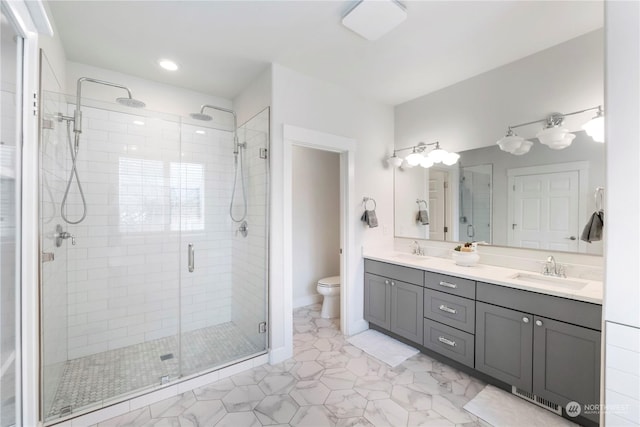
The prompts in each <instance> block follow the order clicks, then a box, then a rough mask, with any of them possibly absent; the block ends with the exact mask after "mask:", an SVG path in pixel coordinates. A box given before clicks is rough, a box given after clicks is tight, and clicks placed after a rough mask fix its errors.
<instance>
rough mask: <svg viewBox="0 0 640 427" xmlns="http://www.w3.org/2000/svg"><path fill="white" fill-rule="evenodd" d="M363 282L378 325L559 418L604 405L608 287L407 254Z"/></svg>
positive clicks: (370, 270)
mask: <svg viewBox="0 0 640 427" xmlns="http://www.w3.org/2000/svg"><path fill="white" fill-rule="evenodd" d="M364 279H365V280H364V316H365V319H366V320H367V321H369V323H370V325H372V328H374V329H376V330H380V331H382V332H385V333H389V334H390V335H392V336H395V337H399V338H401V339H403V340H404V341H405V342H407V343H408V344H411V345H413V346H415V347H418V348H420V350H421V351H423V352H424V353H427V354H429V355H430V356H433V357H434V358H439V359H441V360H443V361H444V362H446V363H450V364H452V365H454V366H456V367H459V368H461V369H465V370H466V371H467V372H469V373H470V374H472V375H473V374H477V375H478V376H479V377H481V378H482V379H485V380H487V381H489V382H494V383H495V384H496V385H498V386H501V387H502V388H505V389H509V386H510V387H511V389H510V390H509V391H515V392H516V393H518V394H519V395H520V396H524V397H526V398H528V399H529V400H533V401H536V402H537V404H539V405H541V406H545V407H547V408H549V409H551V410H553V411H554V412H556V413H559V414H560V413H564V411H565V407H566V405H567V403H569V402H572V401H574V402H578V403H580V404H581V405H583V406H584V405H594V404H598V403H599V401H600V398H599V396H600V340H601V317H602V283H601V282H596V281H591V280H577V279H576V280H574V279H564V278H556V277H546V276H543V275H539V274H536V273H530V272H522V271H518V270H512V269H508V268H503V267H494V266H488V265H478V266H476V267H470V268H468V267H460V266H456V265H455V264H454V263H453V261H451V260H448V259H442V258H433V257H418V256H412V255H409V254H398V253H396V254H377V253H376V254H365V278H364ZM451 361H453V363H451ZM583 416H584V418H583V419H582V421H583V422H584V421H586V420H589V421H591V422H595V423H597V422H598V415H597V414H594V413H592V414H589V413H587V414H584V412H583ZM585 419H586V420H585ZM587 423H589V422H588V421H587ZM591 424H592V423H591Z"/></svg>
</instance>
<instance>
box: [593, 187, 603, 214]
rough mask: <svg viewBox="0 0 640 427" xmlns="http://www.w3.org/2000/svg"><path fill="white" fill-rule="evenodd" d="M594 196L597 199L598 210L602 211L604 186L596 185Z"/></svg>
mask: <svg viewBox="0 0 640 427" xmlns="http://www.w3.org/2000/svg"><path fill="white" fill-rule="evenodd" d="M593 197H594V199H595V201H596V211H601V210H602V207H603V206H602V205H604V187H596V192H595V193H594V195H593Z"/></svg>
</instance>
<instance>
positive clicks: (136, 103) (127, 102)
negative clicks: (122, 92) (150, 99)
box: [116, 97, 147, 108]
mask: <svg viewBox="0 0 640 427" xmlns="http://www.w3.org/2000/svg"><path fill="white" fill-rule="evenodd" d="M116 102H117V103H118V104H122V105H124V106H127V107H131V108H144V107H146V106H147V104H145V103H144V102H142V101H140V100H138V99H134V98H131V97H129V98H116Z"/></svg>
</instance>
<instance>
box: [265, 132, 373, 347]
mask: <svg viewBox="0 0 640 427" xmlns="http://www.w3.org/2000/svg"><path fill="white" fill-rule="evenodd" d="M283 131H284V132H283V136H284V138H283V139H284V147H283V148H284V153H283V154H284V156H283V158H284V170H283V184H284V186H283V192H284V194H283V205H284V212H283V224H284V227H283V233H282V234H283V243H284V248H283V255H284V257H283V264H284V265H283V296H284V300H283V301H282V304H281V305H278V308H279V309H282V310H283V311H282V319H283V321H284V324H283V325H282V326H283V329H284V332H285V333H284V336H283V338H284V346H283V349H282V351H283V353H282V354H280V353H279V352H278V353H279V354H277V355H275V356H274V355H273V354H272V359H275V360H278V359H279V358H280V357H282V356H284V355H286V354H292V353H293V333H292V328H291V324H292V321H293V247H294V245H293V227H292V223H293V209H292V206H293V194H292V180H293V174H292V169H293V168H292V158H293V156H292V152H293V147H294V146H300V147H307V148H315V149H319V150H323V151H329V152H333V153H337V154H338V155H339V157H340V211H339V212H340V213H339V217H340V251H341V252H342V253H341V254H340V255H341V256H340V284H341V285H340V330H341V331H342V332H343V333H344V334H345V335H350V334H351V331H355V330H358V328H361V326H362V325H361V324H362V323H363V320H362V319H357V318H353V319H352V318H351V317H352V316H351V312H352V310H350V308H349V302H350V301H354V303H355V304H357V301H362V299H361V298H362V295H361V294H362V289H360V288H358V287H357V286H354V284H355V283H356V281H357V277H356V274H357V271H358V263H359V261H360V258H359V256H358V254H356V250H355V247H354V246H355V227H354V226H353V224H352V222H353V221H351V219H352V218H353V217H355V216H356V215H357V212H356V208H357V207H358V205H357V203H352V201H353V200H354V198H355V184H354V176H355V149H356V141H355V140H354V139H351V138H346V137H342V136H338V135H332V134H329V133H325V132H319V131H314V130H310V129H305V128H300V127H297V126H291V125H284V128H283ZM278 317H279V316H278ZM359 330H362V329H359ZM272 353H274V352H273V351H272Z"/></svg>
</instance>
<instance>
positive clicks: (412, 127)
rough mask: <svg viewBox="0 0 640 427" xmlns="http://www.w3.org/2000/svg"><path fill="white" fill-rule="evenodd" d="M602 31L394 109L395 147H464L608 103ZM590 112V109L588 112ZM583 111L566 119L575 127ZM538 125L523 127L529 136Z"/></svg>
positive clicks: (475, 146) (473, 146)
mask: <svg viewBox="0 0 640 427" xmlns="http://www.w3.org/2000/svg"><path fill="white" fill-rule="evenodd" d="M603 52H604V48H603V31H602V30H597V31H594V32H591V33H588V34H586V35H584V36H581V37H578V38H575V39H573V40H569V41H567V42H565V43H562V44H560V45H557V46H555V47H552V48H550V49H546V50H544V51H542V52H539V53H537V54H534V55H531V56H528V57H525V58H523V59H521V60H519V61H516V62H512V63H510V64H507V65H505V66H502V67H499V68H496V69H495V70H492V71H489V72H486V73H484V74H480V75H479V76H475V77H472V78H470V79H468V80H465V81H463V82H460V83H457V84H455V85H452V86H449V87H447V88H444V89H441V90H439V91H436V92H433V93H431V94H428V95H425V96H422V97H420V98H417V99H414V100H412V101H409V102H406V103H404V104H401V105H398V106H396V108H395V129H396V133H395V140H396V147H397V148H403V147H407V146H412V145H415V144H416V143H417V142H419V141H424V142H434V141H440V143H441V144H442V148H444V149H445V150H449V151H461V150H468V149H471V148H478V147H483V146H487V145H491V144H495V142H496V141H497V140H498V139H499V138H501V137H502V136H504V134H505V132H506V130H507V126H508V125H510V124H511V125H514V124H518V123H524V122H528V121H532V120H538V119H541V118H544V117H545V116H546V115H547V114H549V113H552V112H561V113H569V112H573V111H577V110H582V109H585V108H589V107H594V106H597V105H600V104H602V103H603V96H604V95H603V93H604V88H603V82H604V76H603V71H604V70H603V67H602V64H603ZM585 114H587V113H585ZM583 121H584V116H583V115H578V116H577V118H576V119H571V118H567V120H566V122H565V124H566V126H567V127H568V128H569V129H570V130H572V131H574V130H578V129H579V125H578V124H577V123H580V124H581V123H582V122H583ZM539 129H540V127H539V126H535V125H534V126H527V127H524V128H520V129H518V134H519V135H520V136H522V137H524V138H530V137H533V136H535V133H536V132H537V131H538V130H539Z"/></svg>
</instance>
